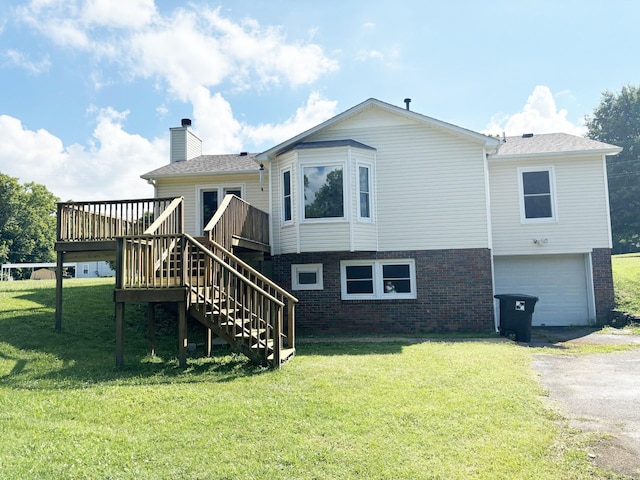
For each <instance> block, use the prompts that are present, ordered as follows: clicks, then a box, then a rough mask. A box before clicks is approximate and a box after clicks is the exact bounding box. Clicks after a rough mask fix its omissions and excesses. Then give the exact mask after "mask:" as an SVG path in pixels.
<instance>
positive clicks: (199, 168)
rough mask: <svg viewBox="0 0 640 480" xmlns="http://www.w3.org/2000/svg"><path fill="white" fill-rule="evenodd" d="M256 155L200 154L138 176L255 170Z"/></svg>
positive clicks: (177, 175)
mask: <svg viewBox="0 0 640 480" xmlns="http://www.w3.org/2000/svg"><path fill="white" fill-rule="evenodd" d="M256 155H257V154H256V153H248V154H246V155H240V154H227V155H200V156H199V157H196V158H192V159H191V160H185V161H183V162H174V163H170V164H169V165H165V166H164V167H160V168H157V169H155V170H152V171H150V172H148V173H145V174H144V175H140V177H142V178H144V179H145V180H146V179H149V178H158V177H191V176H196V175H208V174H214V173H215V174H220V173H223V174H224V173H246V172H255V171H256V170H258V169H259V168H260V164H259V163H258V162H256V161H255V160H254V157H255V156H256Z"/></svg>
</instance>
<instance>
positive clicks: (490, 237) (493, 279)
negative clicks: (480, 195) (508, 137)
mask: <svg viewBox="0 0 640 480" xmlns="http://www.w3.org/2000/svg"><path fill="white" fill-rule="evenodd" d="M497 150H498V149H497V148H496V152H495V153H497ZM483 153H484V155H483V159H482V160H483V168H484V191H485V200H484V201H485V205H486V207H485V211H486V212H487V246H488V247H489V255H490V258H491V262H490V266H491V293H492V295H491V299H492V300H491V301H492V302H493V326H494V328H495V331H496V332H498V331H500V318H499V316H498V308H497V303H498V301H497V300H496V299H494V298H493V295H495V294H496V276H495V265H494V261H493V223H492V221H491V190H490V185H491V182H490V181H489V153H487V151H486V149H483Z"/></svg>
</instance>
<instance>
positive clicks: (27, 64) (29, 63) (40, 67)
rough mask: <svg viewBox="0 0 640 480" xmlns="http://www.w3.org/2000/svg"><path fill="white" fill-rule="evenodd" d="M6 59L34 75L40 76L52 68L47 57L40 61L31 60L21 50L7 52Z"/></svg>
mask: <svg viewBox="0 0 640 480" xmlns="http://www.w3.org/2000/svg"><path fill="white" fill-rule="evenodd" d="M5 56H6V58H7V59H8V60H9V62H10V63H12V64H13V65H15V66H17V67H20V68H23V69H24V70H26V71H27V72H29V73H31V74H33V75H40V74H41V73H44V72H46V71H47V70H49V68H50V67H51V61H50V60H49V58H48V57H47V56H45V57H43V58H42V59H41V60H39V61H33V60H31V59H30V58H29V57H28V56H27V55H25V54H24V53H23V52H21V51H19V50H13V49H10V50H7V51H6V52H5Z"/></svg>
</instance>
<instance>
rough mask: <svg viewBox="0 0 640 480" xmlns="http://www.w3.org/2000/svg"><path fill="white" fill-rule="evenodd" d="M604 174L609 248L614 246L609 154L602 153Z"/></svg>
mask: <svg viewBox="0 0 640 480" xmlns="http://www.w3.org/2000/svg"><path fill="white" fill-rule="evenodd" d="M602 176H603V178H604V199H605V204H606V208H607V231H608V234H609V249H612V248H613V232H612V231H611V206H610V205H609V177H608V176H607V156H606V155H602Z"/></svg>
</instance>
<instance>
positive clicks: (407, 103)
mask: <svg viewBox="0 0 640 480" xmlns="http://www.w3.org/2000/svg"><path fill="white" fill-rule="evenodd" d="M404 103H405V105H406V106H407V110H409V104H410V103H411V99H410V98H405V99H404Z"/></svg>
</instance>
